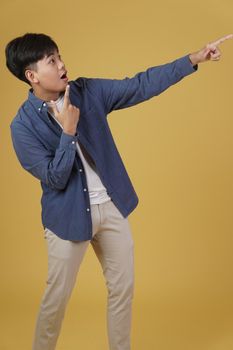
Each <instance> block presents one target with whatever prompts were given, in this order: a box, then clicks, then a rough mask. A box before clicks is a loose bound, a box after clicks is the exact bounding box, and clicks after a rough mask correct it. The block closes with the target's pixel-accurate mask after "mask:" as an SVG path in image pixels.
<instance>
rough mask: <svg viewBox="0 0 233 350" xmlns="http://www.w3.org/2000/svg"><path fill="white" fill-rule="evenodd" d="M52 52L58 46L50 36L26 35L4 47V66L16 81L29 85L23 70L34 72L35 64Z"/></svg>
mask: <svg viewBox="0 0 233 350" xmlns="http://www.w3.org/2000/svg"><path fill="white" fill-rule="evenodd" d="M54 50H57V51H58V46H57V44H56V43H55V42H54V41H53V39H52V38H51V37H50V36H48V35H45V34H42V33H40V34H37V33H26V34H24V35H23V36H20V37H17V38H15V39H13V40H11V41H10V42H9V43H8V44H7V45H6V48H5V54H6V66H7V68H8V69H9V71H10V72H11V73H12V74H13V75H15V76H16V77H17V78H18V79H20V80H22V81H24V82H26V83H27V84H29V85H31V84H30V82H29V80H28V79H27V78H26V76H25V70H26V69H28V68H31V69H35V70H36V62H37V61H39V60H41V59H43V58H44V57H45V56H46V55H48V54H49V53H50V52H52V51H54Z"/></svg>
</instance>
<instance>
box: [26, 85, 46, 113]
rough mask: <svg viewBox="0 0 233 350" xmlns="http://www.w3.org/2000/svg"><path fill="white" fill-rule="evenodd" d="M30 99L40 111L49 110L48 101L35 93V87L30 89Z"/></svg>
mask: <svg viewBox="0 0 233 350" xmlns="http://www.w3.org/2000/svg"><path fill="white" fill-rule="evenodd" d="M28 100H29V101H30V102H31V103H32V104H33V105H34V106H35V107H36V109H38V111H39V112H41V111H43V109H44V110H46V111H47V110H48V107H47V103H46V101H44V100H41V99H40V98H38V97H37V96H36V95H34V93H33V89H32V88H30V89H29V91H28Z"/></svg>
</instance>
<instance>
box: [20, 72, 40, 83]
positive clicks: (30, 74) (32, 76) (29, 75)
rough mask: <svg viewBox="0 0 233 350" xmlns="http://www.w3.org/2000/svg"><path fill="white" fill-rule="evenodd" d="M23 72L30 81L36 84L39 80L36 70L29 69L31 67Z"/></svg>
mask: <svg viewBox="0 0 233 350" xmlns="http://www.w3.org/2000/svg"><path fill="white" fill-rule="evenodd" d="M24 74H25V77H26V78H27V80H28V81H29V82H30V83H34V84H37V83H38V82H39V80H38V78H37V73H36V71H34V70H31V69H26V70H25V73H24Z"/></svg>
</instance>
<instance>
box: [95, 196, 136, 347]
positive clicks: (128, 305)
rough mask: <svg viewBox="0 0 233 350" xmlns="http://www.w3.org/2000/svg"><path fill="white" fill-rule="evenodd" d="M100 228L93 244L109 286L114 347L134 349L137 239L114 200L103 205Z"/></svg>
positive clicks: (111, 344)
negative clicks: (131, 336) (131, 331)
mask: <svg viewBox="0 0 233 350" xmlns="http://www.w3.org/2000/svg"><path fill="white" fill-rule="evenodd" d="M98 208H99V211H100V220H101V223H100V228H99V230H98V232H97V233H96V235H95V236H94V237H93V239H92V241H91V244H92V246H93V248H94V251H95V253H96V255H97V257H98V259H99V261H100V263H101V265H102V269H103V274H104V276H105V279H106V285H107V288H108V308H107V326H108V337H109V348H110V350H130V330H131V318H132V298H133V290H134V253H133V239H132V236H131V230H130V225H129V222H128V219H127V218H124V217H123V216H122V215H121V213H120V212H119V210H118V209H117V208H116V206H115V205H114V203H113V202H112V201H109V202H106V203H103V204H99V205H98Z"/></svg>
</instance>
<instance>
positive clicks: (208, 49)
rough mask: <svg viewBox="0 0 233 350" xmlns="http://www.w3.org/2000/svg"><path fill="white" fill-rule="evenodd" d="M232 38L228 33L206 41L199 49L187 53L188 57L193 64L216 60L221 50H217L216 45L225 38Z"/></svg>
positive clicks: (232, 35)
mask: <svg viewBox="0 0 233 350" xmlns="http://www.w3.org/2000/svg"><path fill="white" fill-rule="evenodd" d="M232 38H233V34H228V35H226V36H224V37H222V38H220V39H218V40H216V41H213V42H211V43H208V44H207V45H206V46H205V47H203V48H202V49H201V50H199V51H197V52H194V53H191V54H190V55H189V58H190V61H191V62H192V64H193V66H194V65H196V64H198V63H201V62H206V61H218V60H219V59H220V56H221V51H220V50H219V48H218V45H219V44H221V43H222V42H224V41H225V40H227V39H232Z"/></svg>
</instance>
